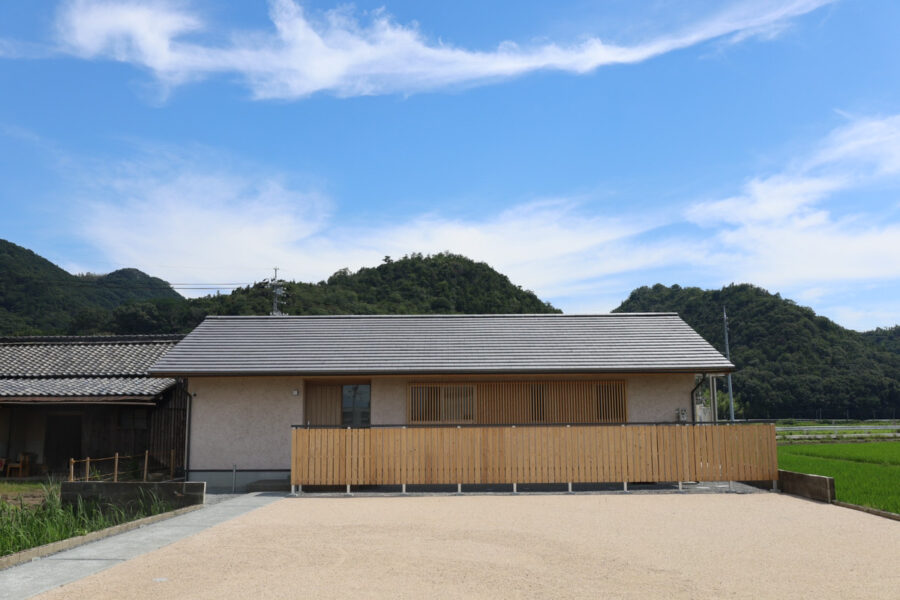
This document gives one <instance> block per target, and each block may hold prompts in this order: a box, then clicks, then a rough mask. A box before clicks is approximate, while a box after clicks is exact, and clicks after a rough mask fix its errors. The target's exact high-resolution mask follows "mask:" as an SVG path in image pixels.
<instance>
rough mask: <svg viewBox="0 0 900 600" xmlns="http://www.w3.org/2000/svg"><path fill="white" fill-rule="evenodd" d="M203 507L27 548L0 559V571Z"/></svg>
mask: <svg viewBox="0 0 900 600" xmlns="http://www.w3.org/2000/svg"><path fill="white" fill-rule="evenodd" d="M204 506H205V505H203V504H196V505H194V506H186V507H184V508H178V509H175V510H171V511H169V512H165V513H160V514H158V515H151V516H149V517H144V518H143V519H138V520H136V521H129V522H128V523H122V524H121V525H114V526H112V527H107V528H106V529H101V530H99V531H92V532H90V533H86V534H84V535H79V536H76V537H70V538H66V539H64V540H59V541H58V542H51V543H49V544H44V545H43V546H37V547H36V548H29V549H28V550H22V551H21V552H16V553H15V554H9V555H7V556H3V557H0V571H2V570H3V569H8V568H9V567H14V566H16V565H20V564H22V563H26V562H30V561H32V560H36V559H39V558H44V557H45V556H50V555H51V554H56V553H57V552H62V551H63V550H71V549H72V548H76V547H78V546H83V545H84V544H89V543H90V542H96V541H97V540H102V539H103V538H107V537H110V536H113V535H116V534H119V533H125V532H126V531H131V530H133V529H140V528H141V527H145V526H147V525H152V524H153V523H156V522H158V521H165V520H166V519H171V518H172V517H177V516H179V515H183V514H185V513H189V512H193V511H195V510H198V509H201V508H204Z"/></svg>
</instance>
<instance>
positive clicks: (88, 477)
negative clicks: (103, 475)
mask: <svg viewBox="0 0 900 600" xmlns="http://www.w3.org/2000/svg"><path fill="white" fill-rule="evenodd" d="M84 480H85V481H90V480H91V457H90V456H88V457H87V458H85V459H84Z"/></svg>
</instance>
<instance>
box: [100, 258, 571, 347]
mask: <svg viewBox="0 0 900 600" xmlns="http://www.w3.org/2000/svg"><path fill="white" fill-rule="evenodd" d="M283 289H284V296H282V298H283V302H282V303H281V305H280V307H279V308H280V310H281V311H282V312H284V313H286V314H289V315H336V314H361V315H364V314H429V313H443V314H453V313H460V314H478V313H546V312H560V311H559V310H557V309H556V308H553V306H551V305H550V304H549V303H546V302H543V301H542V300H541V299H540V298H538V297H537V296H536V295H535V294H534V293H533V292H531V291H528V290H523V289H522V288H521V287H519V286H517V285H514V284H513V283H512V282H511V281H510V280H509V278H508V277H506V276H505V275H502V274H501V273H498V272H497V271H495V270H494V269H492V268H491V267H490V266H488V265H487V264H485V263H482V262H475V261H473V260H471V259H468V258H466V257H464V256H459V255H456V254H448V253H443V254H435V255H432V256H423V255H421V254H413V255H410V256H405V257H403V258H402V259H398V260H391V259H390V258H387V257H386V258H385V260H384V262H383V263H382V264H380V265H378V266H377V267H366V268H362V269H360V270H359V271H357V272H355V273H352V272H350V271H349V270H347V269H342V270H340V271H338V272H336V273H335V274H334V275H332V276H331V277H329V278H328V280H327V281H320V282H318V283H302V282H294V281H289V282H285V283H284V284H283ZM272 297H273V294H272V288H271V287H270V285H269V284H268V283H266V282H259V283H256V284H254V285H252V286H249V287H244V288H238V289H236V290H234V291H233V292H231V293H230V294H220V295H216V296H205V297H203V298H196V299H192V300H188V301H186V302H172V301H168V300H165V301H153V302H141V303H134V304H131V305H129V306H125V307H121V308H120V309H117V310H116V311H114V312H113V314H112V315H111V317H112V322H111V324H110V325H109V327H110V329H112V330H113V331H115V332H125V331H129V332H133V333H157V332H186V331H190V330H191V329H192V328H193V327H194V326H196V325H197V324H198V323H199V322H200V321H201V320H203V317H204V316H206V315H267V314H269V313H270V312H271V310H272Z"/></svg>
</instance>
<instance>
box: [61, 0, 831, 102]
mask: <svg viewBox="0 0 900 600" xmlns="http://www.w3.org/2000/svg"><path fill="white" fill-rule="evenodd" d="M833 1H834V0H766V1H757V2H741V3H739V4H736V5H732V6H730V7H728V8H727V9H725V10H722V11H721V12H719V13H717V14H714V15H712V16H710V17H708V18H706V19H703V20H700V21H697V22H695V23H694V24H693V25H691V26H689V27H687V28H684V29H682V30H680V31H677V32H672V33H668V34H664V35H660V36H658V37H655V38H652V39H648V40H646V41H644V42H640V43H636V44H632V45H620V44H616V43H610V42H604V41H603V40H600V39H598V38H596V37H591V38H588V39H585V40H584V41H581V42H578V43H568V44H555V43H550V44H542V45H519V44H516V43H514V42H509V41H505V42H502V43H500V44H498V46H497V47H496V48H495V49H492V50H469V49H464V48H460V47H456V46H453V45H450V44H445V43H442V42H432V41H429V40H428V39H426V37H425V36H424V35H422V33H421V32H420V31H419V30H418V29H417V28H416V26H415V25H403V24H399V23H396V22H395V21H394V20H392V19H391V17H390V16H389V15H388V14H387V13H386V12H384V11H383V10H381V11H376V12H375V13H373V14H372V16H371V19H370V20H369V21H367V22H361V21H360V20H359V19H357V18H356V17H355V16H354V15H353V14H352V12H351V11H350V10H349V9H347V8H338V9H334V10H331V11H327V12H325V13H324V14H322V15H321V16H319V17H317V16H310V15H309V14H307V12H306V11H304V10H303V8H302V7H300V6H299V5H297V4H295V3H294V2H293V1H292V0H271V2H270V10H269V13H270V18H271V20H272V23H273V25H274V31H266V32H249V33H248V32H233V33H232V34H231V35H229V36H227V40H228V41H227V42H225V43H221V44H215V43H211V42H206V43H204V42H203V41H202V40H203V39H204V38H203V35H202V34H203V33H204V32H205V31H207V30H209V29H210V26H209V25H208V24H207V23H206V22H204V20H203V19H202V18H201V16H200V15H199V14H197V13H195V12H191V11H190V10H188V9H187V8H185V5H184V4H182V3H178V4H175V3H172V2H166V1H156V2H137V1H130V0H71V1H69V2H67V3H66V4H65V5H64V6H63V8H62V9H61V10H60V12H59V15H58V18H57V34H58V38H59V41H60V44H61V47H62V48H63V49H64V50H65V51H67V52H69V53H71V54H74V55H76V56H80V57H83V58H88V59H96V58H107V59H111V60H117V61H122V62H127V63H131V64H134V65H138V66H141V67H144V68H146V69H149V70H150V71H152V72H153V74H154V75H155V76H156V77H157V79H158V80H159V81H160V82H161V83H162V84H163V85H164V86H166V87H170V86H175V85H178V84H181V83H184V82H185V81H189V80H193V79H198V78H202V77H206V76H209V75H213V74H237V75H239V76H241V77H242V78H243V79H244V80H245V82H246V84H247V85H248V86H249V87H250V89H251V90H252V93H253V95H254V97H256V98H279V99H297V98H303V97H305V96H308V95H310V94H314V93H316V92H321V91H329V92H332V93H334V94H337V95H339V96H357V95H372V94H388V93H414V92H419V91H427V90H435V89H440V88H444V87H447V86H454V85H471V84H477V83H483V82H486V81H489V80H494V79H503V78H510V77H516V76H520V75H524V74H526V73H529V72H533V71H537V70H559V71H566V72H570V73H578V74H581V73H589V72H591V71H593V70H595V69H597V68H599V67H601V66H603V65H610V64H622V63H637V62H641V61H644V60H647V59H650V58H653V57H655V56H659V55H661V54H665V53H667V52H672V51H674V50H678V49H682V48H687V47H690V46H693V45H696V44H700V43H703V42H706V41H709V40H713V39H717V38H726V37H727V38H729V39H730V41H731V42H736V41H741V40H743V39H746V38H747V37H751V36H771V35H773V34H774V33H775V32H778V31H781V30H783V29H784V28H785V27H786V26H787V24H788V23H789V22H790V21H791V20H792V19H794V18H796V17H798V16H801V15H804V14H806V13H809V12H811V11H813V10H815V9H817V8H819V7H821V6H823V5H826V4H830V3H831V2H833ZM220 37H221V36H220Z"/></svg>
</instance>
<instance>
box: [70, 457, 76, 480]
mask: <svg viewBox="0 0 900 600" xmlns="http://www.w3.org/2000/svg"><path fill="white" fill-rule="evenodd" d="M69 481H75V459H74V458H70V459H69Z"/></svg>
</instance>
